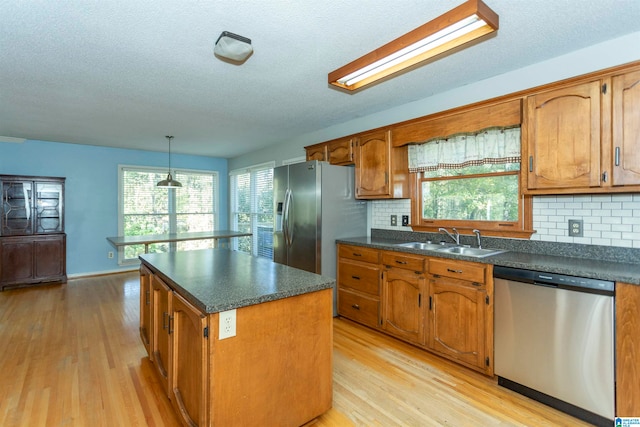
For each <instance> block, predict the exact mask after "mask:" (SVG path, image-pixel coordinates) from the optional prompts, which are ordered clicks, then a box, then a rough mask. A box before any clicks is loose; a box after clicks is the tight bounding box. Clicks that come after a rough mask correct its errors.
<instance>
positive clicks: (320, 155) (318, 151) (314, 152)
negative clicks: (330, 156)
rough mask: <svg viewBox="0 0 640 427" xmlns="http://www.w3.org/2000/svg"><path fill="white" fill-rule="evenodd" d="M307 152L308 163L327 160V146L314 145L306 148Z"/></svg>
mask: <svg viewBox="0 0 640 427" xmlns="http://www.w3.org/2000/svg"><path fill="white" fill-rule="evenodd" d="M306 152H307V161H310V160H317V161H319V162H324V161H325V160H327V145H326V144H322V145H313V146H311V147H306Z"/></svg>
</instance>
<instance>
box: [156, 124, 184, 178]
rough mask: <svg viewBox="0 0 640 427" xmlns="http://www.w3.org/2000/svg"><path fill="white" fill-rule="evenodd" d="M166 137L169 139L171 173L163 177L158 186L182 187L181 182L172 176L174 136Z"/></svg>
mask: <svg viewBox="0 0 640 427" xmlns="http://www.w3.org/2000/svg"><path fill="white" fill-rule="evenodd" d="M165 138H167V139H168V140H169V173H168V174H167V179H163V180H162V181H160V182H159V183H158V184H157V186H158V187H166V188H177V187H182V184H180V183H179V182H178V181H175V180H174V179H173V177H172V176H171V140H172V139H173V136H169V135H167V136H165Z"/></svg>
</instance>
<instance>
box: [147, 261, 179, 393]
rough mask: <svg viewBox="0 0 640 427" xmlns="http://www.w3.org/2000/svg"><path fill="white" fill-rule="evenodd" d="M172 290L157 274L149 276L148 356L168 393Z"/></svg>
mask: <svg viewBox="0 0 640 427" xmlns="http://www.w3.org/2000/svg"><path fill="white" fill-rule="evenodd" d="M172 296H173V292H171V289H169V287H168V286H167V284H166V283H164V282H163V281H162V279H160V278H159V277H158V276H157V275H155V274H154V275H152V276H151V310H152V314H151V331H152V332H151V335H152V336H151V353H150V354H149V357H150V358H151V360H152V361H153V364H154V365H155V367H156V371H157V372H158V375H159V376H160V382H161V383H162V386H163V388H164V390H165V393H167V394H169V393H170V391H169V363H170V360H169V359H170V357H171V356H170V341H169V332H170V330H171V329H170V322H171V302H172Z"/></svg>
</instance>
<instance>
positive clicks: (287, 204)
mask: <svg viewBox="0 0 640 427" xmlns="http://www.w3.org/2000/svg"><path fill="white" fill-rule="evenodd" d="M292 201H293V193H292V192H291V190H290V189H287V191H286V192H285V194H284V213H283V215H282V218H283V219H282V221H283V224H282V231H283V233H284V240H285V242H286V243H287V246H291V243H292V242H293V230H291V228H289V227H290V223H289V219H290V217H291V203H292Z"/></svg>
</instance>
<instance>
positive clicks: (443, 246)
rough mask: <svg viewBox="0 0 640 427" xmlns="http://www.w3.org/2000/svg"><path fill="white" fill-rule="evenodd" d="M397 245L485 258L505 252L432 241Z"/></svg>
mask: <svg viewBox="0 0 640 427" xmlns="http://www.w3.org/2000/svg"><path fill="white" fill-rule="evenodd" d="M395 246H401V247H403V248H410V249H418V250H421V251H437V252H446V253H449V254H455V255H464V256H469V257H474V258H484V257H487V256H491V255H497V254H500V253H502V252H505V251H503V250H500V249H479V248H469V247H466V246H456V245H454V244H452V243H432V242H407V243H398V244H396V245H395Z"/></svg>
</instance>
